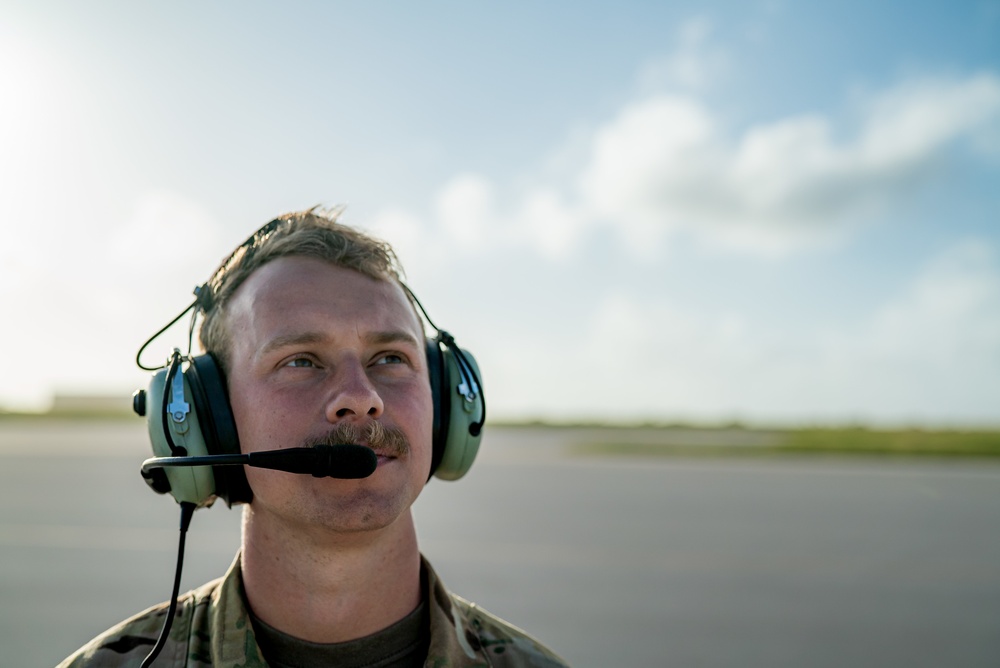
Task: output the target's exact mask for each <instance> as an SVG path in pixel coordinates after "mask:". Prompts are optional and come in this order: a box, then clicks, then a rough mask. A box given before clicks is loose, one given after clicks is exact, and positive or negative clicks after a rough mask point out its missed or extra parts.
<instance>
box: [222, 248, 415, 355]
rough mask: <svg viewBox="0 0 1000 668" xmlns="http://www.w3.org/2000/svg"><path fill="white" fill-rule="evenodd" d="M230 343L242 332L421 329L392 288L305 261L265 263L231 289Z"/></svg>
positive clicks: (322, 263) (396, 289)
mask: <svg viewBox="0 0 1000 668" xmlns="http://www.w3.org/2000/svg"><path fill="white" fill-rule="evenodd" d="M227 311H228V320H229V325H230V326H231V327H232V329H231V330H230V332H231V336H232V339H233V340H234V341H238V340H239V339H240V338H241V337H242V335H243V334H245V333H249V332H248V331H247V330H246V329H245V328H253V329H260V328H262V327H265V328H267V329H269V330H272V329H282V328H286V329H287V328H301V327H308V326H312V327H323V328H327V327H344V326H348V325H350V326H353V327H354V328H355V329H359V330H360V329H363V328H368V327H380V328H395V329H399V328H404V329H407V330H409V331H411V332H412V333H414V335H415V336H417V337H418V338H422V337H423V326H422V324H421V322H420V320H419V318H418V317H417V315H416V312H415V311H414V308H413V306H412V304H410V301H409V299H408V298H407V297H406V294H405V293H404V292H403V289H402V288H401V287H400V285H399V284H398V283H396V282H395V281H391V280H381V279H375V278H371V277H370V276H366V275H364V274H362V273H360V272H357V271H354V270H353V269H348V268H346V267H341V266H338V265H334V264H331V263H329V262H326V261H324V260H320V259H317V258H310V257H301V256H290V257H282V258H278V259H276V260H272V261H271V262H268V263H267V264H265V265H264V266H262V267H261V268H260V269H258V270H257V271H255V272H254V273H253V274H251V275H250V276H249V277H248V278H247V279H246V281H244V283H243V284H242V285H240V287H239V288H238V289H237V290H236V292H235V293H234V294H233V296H232V298H231V299H230V301H229V305H228V308H227Z"/></svg>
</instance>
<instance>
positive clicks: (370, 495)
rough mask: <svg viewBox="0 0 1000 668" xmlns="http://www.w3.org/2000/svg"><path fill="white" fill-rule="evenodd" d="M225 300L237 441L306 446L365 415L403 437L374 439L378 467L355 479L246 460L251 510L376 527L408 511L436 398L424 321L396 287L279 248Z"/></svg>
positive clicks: (256, 447)
mask: <svg viewBox="0 0 1000 668" xmlns="http://www.w3.org/2000/svg"><path fill="white" fill-rule="evenodd" d="M227 311H228V313H227V321H226V326H227V328H228V330H229V333H230V338H231V341H232V346H231V352H230V359H229V364H228V366H229V374H228V381H229V395H230V401H231V403H232V407H233V414H234V417H235V418H236V426H237V429H238V431H239V437H240V444H241V448H242V450H243V451H244V452H256V451H261V450H273V449H278V448H291V447H300V446H304V445H310V444H313V443H315V442H318V441H322V440H325V439H326V438H327V436H328V435H329V434H330V433H331V432H332V431H334V430H335V429H336V428H337V427H338V426H341V425H344V424H352V425H354V426H357V427H360V428H362V429H364V428H365V427H366V426H367V425H369V424H370V423H372V422H373V421H377V422H378V423H380V424H381V425H382V426H383V427H385V428H386V429H389V430H392V429H397V430H399V431H400V432H401V434H402V435H403V436H405V438H406V441H407V443H408V445H409V447H407V448H403V449H402V451H385V452H379V449H378V448H376V454H379V455H380V456H379V462H378V468H377V469H376V471H375V473H373V474H372V475H371V476H370V477H368V478H364V479H361V480H338V479H333V478H313V477H312V476H306V475H297V474H292V473H285V472H281V471H270V470H262V469H255V468H247V470H246V473H247V479H248V480H249V482H250V487H251V488H252V489H253V492H254V500H253V503H252V504H251V508H252V510H253V512H254V513H256V514H258V515H262V516H264V515H266V516H267V517H270V518H273V519H275V520H277V521H280V522H282V523H284V524H285V525H289V526H292V525H297V524H299V525H302V526H303V527H311V528H326V529H329V530H334V531H359V530H368V529H378V528H382V527H385V526H389V525H390V524H392V523H393V522H395V521H396V519H398V518H399V517H401V516H402V515H404V514H406V513H407V511H408V509H409V507H410V505H411V504H412V503H413V501H414V500H415V499H416V498H417V495H418V494H419V493H420V490H421V489H422V488H423V485H424V483H425V481H426V480H427V476H428V474H429V472H430V462H431V438H432V436H431V431H432V419H433V406H432V398H431V391H430V382H429V380H428V373H427V361H426V357H425V352H424V343H423V341H424V338H423V330H422V327H421V325H420V323H419V321H418V320H417V316H416V314H415V313H414V311H413V308H412V307H411V306H410V303H409V302H408V301H407V299H406V297H405V295H404V294H403V291H402V289H401V288H400V287H399V286H398V285H397V284H395V283H391V282H388V281H378V280H374V279H371V278H369V277H367V276H364V275H363V274H360V273H358V272H355V271H352V270H350V269H344V268H342V267H337V266H335V265H332V264H329V263H327V262H324V261H322V260H318V259H313V258H305V257H294V256H293V257H284V258H280V259H277V260H274V261H272V262H270V263H268V264H266V265H264V266H263V267H261V268H260V269H258V270H257V271H256V272H254V273H253V274H252V275H251V276H250V277H249V278H248V279H247V280H246V282H245V283H243V285H241V286H240V287H239V289H238V290H237V291H236V293H235V294H234V295H233V298H232V299H231V300H230V302H229V305H228V307H227ZM362 433H364V432H363V431H362ZM361 445H369V444H368V443H366V442H364V441H362V442H361Z"/></svg>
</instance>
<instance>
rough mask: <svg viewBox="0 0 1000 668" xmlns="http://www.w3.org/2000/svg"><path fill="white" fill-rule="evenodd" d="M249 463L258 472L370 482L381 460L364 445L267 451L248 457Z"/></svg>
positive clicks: (247, 461)
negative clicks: (363, 479)
mask: <svg viewBox="0 0 1000 668" xmlns="http://www.w3.org/2000/svg"><path fill="white" fill-rule="evenodd" d="M246 463H247V464H248V465H249V466H255V467H257V468H265V469H274V470H277V471H287V472H288V473H305V474H309V475H312V476H313V477H316V478H324V477H330V478H350V479H353V478H367V477H368V476H370V475H371V474H372V473H374V472H375V468H376V467H377V466H378V458H377V457H376V456H375V452H374V451H373V450H372V449H371V448H366V447H365V446H363V445H350V444H345V445H317V446H315V447H311V448H285V449H283V450H265V451H263V452H251V453H248V454H247V455H246Z"/></svg>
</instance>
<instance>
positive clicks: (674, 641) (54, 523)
mask: <svg viewBox="0 0 1000 668" xmlns="http://www.w3.org/2000/svg"><path fill="white" fill-rule="evenodd" d="M572 438H580V435H579V434H576V435H574V434H572V433H568V432H567V433H562V434H560V433H559V432H553V431H550V430H537V431H532V430H526V429H523V428H518V429H503V428H496V427H494V428H492V429H490V430H489V431H487V435H486V438H485V441H484V444H483V450H482V451H481V454H480V461H478V462H477V464H476V466H475V467H473V470H472V472H471V473H470V474H469V475H468V476H467V477H466V478H465V479H463V480H461V481H459V482H457V483H445V482H441V481H437V480H435V481H433V482H432V483H431V484H430V485H429V486H428V487H427V489H426V490H425V491H424V494H423V496H422V497H421V499H420V500H419V501H418V503H417V507H416V514H417V523H418V529H419V532H420V536H421V542H422V546H423V550H424V552H425V553H426V554H427V556H428V557H429V558H430V559H431V561H432V563H434V565H435V568H436V570H437V571H438V572H439V574H441V576H442V577H443V579H444V581H445V583H446V584H447V585H448V586H449V587H450V588H451V589H453V590H454V591H455V592H457V593H459V594H461V595H463V596H465V597H466V598H470V599H472V600H475V601H477V602H478V603H479V604H481V605H482V606H483V607H485V608H487V609H488V610H490V611H492V612H494V613H496V614H498V615H500V616H502V617H505V618H507V619H509V620H510V621H512V622H513V623H515V624H518V625H520V626H523V627H525V628H527V629H529V630H530V631H531V632H532V633H533V634H534V635H536V636H538V637H539V638H540V639H542V640H543V641H544V642H546V643H547V644H548V645H550V646H551V647H552V648H553V649H555V650H556V651H558V652H559V653H561V654H562V655H563V656H564V657H565V658H567V659H568V660H569V661H570V662H571V663H572V664H573V665H575V666H582V667H587V666H594V667H597V666H612V665H613V666H672V665H678V666H705V667H722V666H726V667H730V666H737V665H739V666H762V667H763V666H767V667H769V668H782V667H788V668H791V667H792V666H795V667H800V666H804V665H808V666H814V667H820V668H823V667H831V668H832V667H834V666H837V667H838V668H839V667H841V666H845V665H850V666H855V667H858V666H872V667H874V666H879V667H885V666H906V667H907V668H920V667H927V668H931V667H934V668H937V667H939V666H949V667H950V668H973V667H977V668H978V667H982V668H986V667H990V668H995V666H997V665H1000V465H997V464H986V463H977V462H948V461H937V462H899V461H895V462H888V461H886V462H878V461H867V462H854V461H848V460H839V461H838V460H830V459H823V460H768V461H750V460H705V461H702V460H697V459H686V460H679V459H666V460H654V459H648V460H636V459H597V458H595V459H583V458H570V457H567V456H565V455H564V454H562V448H563V446H564V445H565V444H566V443H567V439H572ZM148 452H149V449H148V446H147V441H146V435H145V432H144V425H143V424H142V423H141V422H139V421H138V420H136V421H135V422H131V421H124V422H103V423H102V422H44V423H43V422H17V421H3V422H0V565H2V568H0V602H2V603H0V648H2V650H0V656H2V658H0V664H2V665H3V666H12V667H13V666H16V667H22V666H24V667H31V666H52V665H54V664H55V663H57V662H58V661H60V660H61V659H62V658H63V657H64V656H65V655H67V654H68V653H69V652H71V651H72V650H73V649H75V648H76V647H78V646H79V645H81V644H83V643H84V642H85V641H87V640H89V639H90V638H91V637H93V636H94V635H96V634H97V633H99V632H100V631H103V630H104V629H105V628H107V627H108V626H110V625H112V624H114V623H116V622H118V621H120V620H121V619H124V618H125V617H127V616H130V615H131V614H133V613H135V612H138V611H139V610H141V609H142V608H145V607H148V606H149V605H153V604H155V603H158V602H159V601H161V600H164V599H165V598H166V597H167V596H168V595H169V589H170V585H171V578H172V575H173V566H174V556H175V550H176V534H177V530H176V527H177V507H176V504H174V503H173V501H172V500H171V499H169V498H164V497H159V496H157V495H155V494H153V493H152V492H150V491H149V490H148V489H147V488H146V486H145V484H144V483H143V482H142V480H141V479H140V477H139V475H138V467H139V464H140V462H141V461H142V460H143V459H144V458H145V457H147V456H148ZM238 540H239V513H238V512H235V511H232V510H228V509H226V508H225V507H224V506H220V507H217V508H212V509H209V510H203V511H199V512H198V513H197V514H196V515H195V519H194V523H193V525H192V530H191V534H190V536H189V539H188V553H187V558H186V565H185V577H184V583H183V586H184V589H188V588H191V587H193V586H196V585H198V584H200V583H201V582H204V581H205V580H208V579H210V578H214V577H217V576H218V575H221V573H222V572H223V571H224V570H225V568H226V567H227V566H228V565H229V562H230V561H231V559H232V557H233V555H234V553H235V550H236V548H237V545H238Z"/></svg>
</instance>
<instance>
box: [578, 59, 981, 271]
mask: <svg viewBox="0 0 1000 668" xmlns="http://www.w3.org/2000/svg"><path fill="white" fill-rule="evenodd" d="M998 122H1000V79H998V78H997V77H996V76H994V75H990V74H984V75H979V76H975V77H972V78H969V79H966V80H960V81H933V82H908V83H905V84H902V85H900V86H898V87H896V88H893V89H890V90H887V91H885V92H883V93H882V94H880V95H878V96H876V97H875V98H874V99H873V101H872V102H871V103H870V104H869V105H868V108H867V109H865V110H864V115H863V118H862V124H861V126H862V127H861V130H860V132H859V133H857V134H856V135H855V136H853V137H850V136H848V137H846V138H838V133H837V132H836V130H835V124H834V122H833V121H832V120H830V119H827V118H825V117H822V116H818V115H813V116H797V117H788V118H784V119H779V120H776V121H774V122H772V123H767V124H760V125H756V126H752V127H749V128H747V129H745V130H744V131H743V132H742V133H741V134H740V135H739V136H738V137H737V138H736V139H735V140H728V138H727V136H726V134H725V133H724V131H723V129H722V128H721V127H720V126H719V124H718V123H717V122H716V121H715V120H714V118H713V117H712V115H711V113H710V112H709V111H708V110H707V109H705V108H704V107H703V106H702V105H701V104H700V103H699V102H698V101H697V100H695V99H692V98H688V97H677V96H673V97H668V96H660V97H657V98H653V99H649V100H643V101H640V102H636V103H633V104H631V105H629V106H627V107H626V108H625V109H623V110H622V111H621V112H620V113H619V115H618V116H617V117H616V118H615V119H614V120H612V121H611V122H610V123H608V124H607V125H606V126H605V127H603V128H602V129H601V130H600V131H599V132H598V133H597V134H596V136H595V138H594V142H593V151H592V154H591V158H590V163H589V164H588V166H587V167H586V169H585V170H584V172H583V175H582V178H581V188H580V190H581V196H582V197H583V198H585V199H586V201H588V203H589V204H590V208H591V210H592V211H593V212H594V214H595V215H598V216H600V217H601V218H602V219H603V220H605V221H607V223H608V224H610V225H613V226H616V227H620V228H621V229H622V233H623V234H625V235H626V236H628V237H632V238H634V239H636V240H639V241H640V243H641V245H643V246H645V245H646V244H648V243H649V242H650V241H652V240H653V239H654V238H656V236H658V235H659V236H666V235H669V234H677V233H683V234H689V235H691V236H693V237H694V238H696V239H697V240H699V241H702V242H704V243H707V244H711V245H719V246H724V247H731V248H736V249H739V250H745V251H750V252H756V251H765V252H787V251H790V250H794V249H796V248H800V247H802V246H808V245H810V244H814V243H823V242H825V241H828V240H829V239H830V238H831V237H832V236H835V235H836V234H837V233H840V232H843V231H845V230H847V229H849V228H850V226H852V225H854V224H858V223H859V222H862V221H864V220H865V219H867V218H869V217H871V215H872V214H873V213H874V212H877V211H879V210H880V209H882V208H884V207H889V206H892V204H893V203H895V202H898V201H900V200H901V199H902V198H903V197H904V196H905V194H906V193H907V192H909V191H911V190H912V189H913V188H915V187H917V186H919V185H920V183H921V182H922V181H921V177H922V175H923V173H924V172H925V171H926V170H927V169H928V168H929V167H932V166H933V165H934V164H935V162H936V161H937V160H938V159H939V158H940V156H941V155H942V154H943V153H944V151H945V150H947V149H948V148H949V147H950V146H951V145H952V144H953V143H954V142H956V141H957V140H959V139H961V138H963V137H968V138H975V137H976V136H977V135H979V134H980V133H981V132H984V131H987V130H988V128H989V127H990V126H995V125H996V124H997V123H998ZM841 134H843V133H841Z"/></svg>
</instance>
